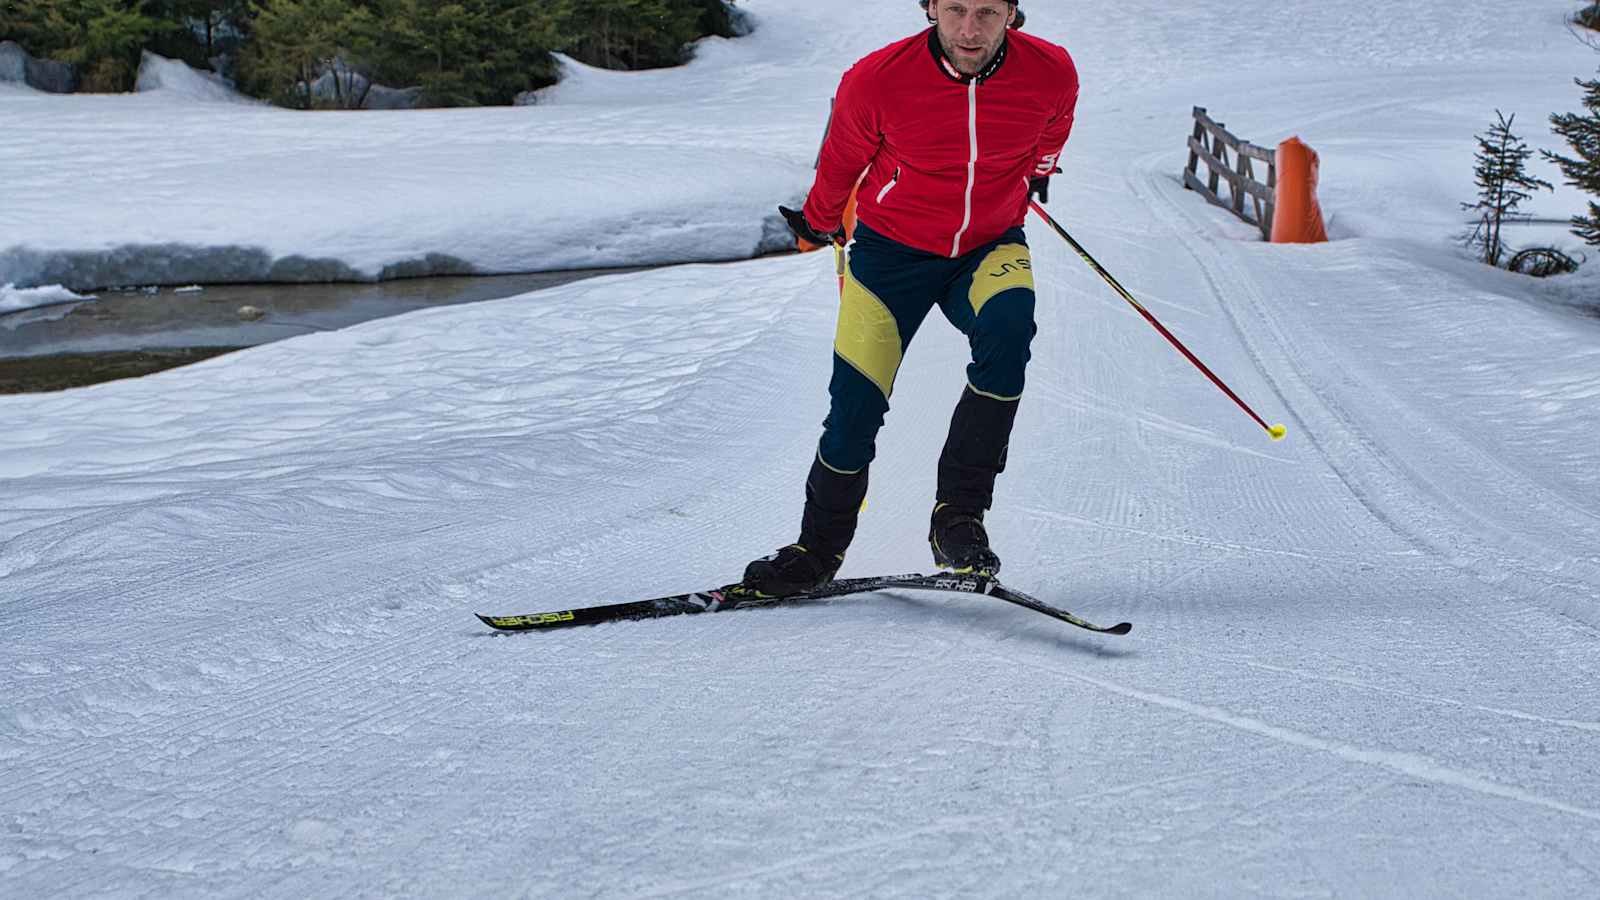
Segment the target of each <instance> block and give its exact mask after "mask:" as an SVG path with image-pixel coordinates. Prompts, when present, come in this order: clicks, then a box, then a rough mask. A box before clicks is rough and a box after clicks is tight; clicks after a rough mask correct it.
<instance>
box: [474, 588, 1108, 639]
mask: <svg viewBox="0 0 1600 900" xmlns="http://www.w3.org/2000/svg"><path fill="white" fill-rule="evenodd" d="M889 590H902V591H943V592H947V593H958V594H976V595H978V596H983V597H994V598H996V599H999V600H1004V601H1006V602H1007V603H1014V604H1016V605H1017V606H1021V607H1023V608H1025V609H1031V610H1033V611H1034V612H1037V613H1041V614H1043V615H1046V616H1049V617H1050V618H1052V619H1056V620H1059V621H1062V622H1066V623H1068V624H1069V625H1076V626H1078V627H1079V628H1083V629H1085V630H1088V631H1095V632H1099V633H1101V634H1127V633H1128V632H1130V631H1132V630H1133V626H1132V625H1131V624H1129V623H1127V622H1121V623H1118V624H1116V625H1112V626H1110V627H1104V626H1100V625H1096V624H1094V623H1093V622H1089V621H1087V620H1085V619H1082V618H1080V617H1078V616H1075V615H1073V614H1072V613H1070V612H1067V611H1066V610H1064V609H1057V608H1056V607H1054V606H1051V605H1050V604H1048V603H1044V602H1042V601H1040V600H1037V599H1035V598H1033V597H1030V596H1029V595H1027V594H1024V593H1022V592H1021V591H1017V590H1012V589H1011V588H1008V587H1006V586H1005V585H1002V584H1001V583H1000V582H999V581H997V580H996V579H994V578H991V577H987V576H983V575H957V574H939V575H921V574H912V575H884V576H879V577H869V578H845V579H841V580H838V581H830V582H828V583H827V584H824V585H820V586H818V587H815V588H812V589H810V590H808V591H805V592H803V593H799V594H787V595H784V596H781V597H779V596H766V595H763V594H760V593H757V592H754V591H751V590H749V589H748V588H746V587H745V586H744V585H743V584H742V583H738V582H736V583H734V584H729V585H724V586H722V587H719V588H714V589H712V590H707V591H696V592H693V593H688V594H673V595H671V596H667V597H656V598H653V599H649V600H633V601H628V602H625V603H612V604H606V605H602V606H583V607H578V608H575V609H566V610H557V611H553V612H541V613H524V614H520V615H511V616H488V615H484V614H482V613H479V614H478V618H479V619H480V620H482V621H483V624H485V625H488V626H489V627H490V628H495V629H498V630H500V631H548V630H550V629H554V628H568V627H572V626H576V625H598V624H599V623H601V622H620V621H629V620H635V619H659V618H664V617H667V616H681V615H688V614H696V613H711V612H727V611H729V610H734V609H753V608H756V607H761V606H772V605H775V604H778V603H795V602H800V601H804V600H826V599H828V598H830V597H847V596H850V595H852V594H867V593H872V592H875V591H889Z"/></svg>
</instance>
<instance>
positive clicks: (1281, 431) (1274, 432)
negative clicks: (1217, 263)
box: [1028, 200, 1289, 441]
mask: <svg viewBox="0 0 1600 900" xmlns="http://www.w3.org/2000/svg"><path fill="white" fill-rule="evenodd" d="M1028 205H1029V206H1031V207H1033V211H1034V212H1036V213H1038V214H1039V217H1040V218H1042V219H1044V220H1045V222H1047V223H1049V225H1050V227H1051V228H1054V229H1055V230H1056V234H1059V235H1061V237H1062V238H1063V239H1064V240H1065V241H1066V242H1067V243H1068V244H1070V245H1072V249H1074V250H1076V251H1078V255H1079V256H1081V257H1083V261H1084V262H1086V263H1088V264H1089V268H1091V269H1093V270H1095V272H1096V273H1097V274H1099V276H1100V277H1101V278H1104V279H1105V280H1106V284H1109V285H1111V288H1112V290H1115V291H1116V292H1117V293H1118V294H1120V295H1121V296H1122V299H1124V300H1126V301H1128V303H1129V305H1131V306H1132V307H1133V308H1134V309H1135V310H1138V312H1139V315H1141V316H1144V317H1145V320H1146V321H1148V322H1149V323H1150V324H1151V325H1154V326H1155V329H1156V330H1157V331H1159V332H1161V336H1162V337H1164V338H1166V339H1167V340H1168V341H1171V342H1172V346H1174V347H1177V348H1178V352H1179V353H1182V354H1183V355H1184V357H1185V358H1186V359H1188V360H1189V362H1192V363H1194V366H1195V368H1197V369H1199V370H1200V371H1201V372H1204V373H1205V376H1206V377H1207V378H1209V379H1211V383H1212V384H1214V385H1216V386H1217V387H1218V388H1220V389H1221V390H1222V392H1223V393H1224V394H1227V395H1228V399H1230V400H1232V401H1233V402H1234V403H1237V404H1239V408H1240V409H1242V410H1244V411H1245V413H1246V414H1248V415H1249V416H1250V418H1252V419H1255V420H1256V424H1257V425H1260V426H1261V427H1262V428H1265V429H1266V431H1267V434H1269V435H1271V436H1272V439H1273V440H1275V441H1281V440H1283V436H1284V435H1286V434H1288V433H1289V431H1288V429H1286V428H1284V427H1283V426H1282V425H1268V424H1267V423H1266V420H1264V419H1262V418H1261V417H1260V416H1258V415H1256V411H1255V410H1253V409H1251V408H1250V405H1249V404H1248V403H1245V402H1244V401H1243V400H1240V399H1239V395H1238V394H1235V393H1234V392H1233V389H1232V388H1230V387H1228V386H1227V385H1226V384H1223V383H1222V379H1221V378H1218V377H1217V376H1216V375H1215V374H1214V373H1213V372H1212V371H1211V370H1210V369H1208V368H1206V364H1205V363H1203V362H1201V361H1200V358H1199V357H1198V356H1195V355H1194V354H1193V353H1191V352H1189V348H1188V347H1185V346H1184V345H1183V342H1182V341H1180V340H1178V339H1177V337H1175V336H1174V335H1173V334H1172V332H1170V331H1168V330H1167V327H1166V326H1165V325H1162V324H1161V322H1160V321H1158V320H1157V319H1156V317H1155V316H1153V315H1151V314H1150V310H1148V309H1145V308H1144V304H1142V303H1140V302H1139V301H1138V300H1135V299H1134V298H1133V295H1132V294H1130V293H1128V289H1127V288H1125V287H1123V286H1122V285H1121V284H1119V283H1118V282H1117V279H1115V278H1113V277H1111V273H1110V272H1107V271H1106V270H1105V267H1104V266H1101V265H1100V263H1098V262H1096V261H1095V258H1094V257H1093V256H1090V255H1089V251H1087V250H1085V249H1083V245H1082V244H1080V243H1078V242H1077V241H1075V240H1073V239H1072V235H1070V234H1068V233H1067V230H1066V229H1065V228H1062V227H1061V223H1059V222H1057V221H1056V220H1055V219H1053V218H1051V216H1050V214H1049V213H1047V212H1045V211H1044V207H1042V206H1040V205H1039V203H1038V201H1036V200H1029V201H1028Z"/></svg>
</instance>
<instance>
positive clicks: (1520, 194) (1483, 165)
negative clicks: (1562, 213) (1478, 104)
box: [1461, 109, 1551, 266]
mask: <svg viewBox="0 0 1600 900" xmlns="http://www.w3.org/2000/svg"><path fill="white" fill-rule="evenodd" d="M1494 115H1495V118H1496V119H1497V120H1498V121H1496V122H1495V123H1494V124H1493V125H1491V126H1489V131H1488V133H1487V134H1482V135H1478V153H1477V156H1476V157H1475V158H1476V159H1477V163H1478V166H1477V169H1476V170H1475V172H1476V175H1477V180H1478V202H1477V203H1463V204H1461V208H1462V209H1465V210H1470V211H1473V212H1476V213H1478V214H1479V218H1478V227H1477V228H1476V229H1474V230H1473V232H1472V234H1470V235H1468V236H1467V239H1466V244H1467V246H1468V247H1475V248H1478V251H1479V253H1480V255H1481V257H1482V259H1483V261H1484V262H1486V263H1488V264H1489V265H1491V266H1499V265H1500V257H1501V255H1502V254H1503V253H1504V251H1505V244H1504V243H1503V242H1502V241H1501V240H1500V226H1501V224H1502V223H1504V222H1505V221H1506V220H1507V219H1515V217H1516V214H1517V207H1518V206H1520V205H1521V204H1522V201H1524V200H1527V199H1528V198H1530V197H1532V196H1533V195H1532V194H1531V193H1529V191H1533V190H1536V189H1538V188H1544V189H1545V190H1550V189H1551V187H1550V182H1548V181H1544V180H1543V179H1539V178H1534V177H1533V176H1531V175H1529V174H1528V172H1527V163H1528V159H1529V157H1531V156H1533V151H1532V150H1529V149H1528V146H1527V144H1525V143H1523V141H1522V138H1520V137H1517V136H1516V135H1515V134H1512V133H1511V125H1512V123H1514V122H1515V121H1516V120H1517V117H1516V115H1515V114H1513V115H1512V116H1511V118H1509V119H1507V118H1506V117H1505V114H1504V113H1502V112H1500V110H1498V109H1497V110H1495V111H1494Z"/></svg>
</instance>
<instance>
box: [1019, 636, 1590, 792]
mask: <svg viewBox="0 0 1600 900" xmlns="http://www.w3.org/2000/svg"><path fill="white" fill-rule="evenodd" d="M987 652H989V653H994V654H996V655H998V651H996V650H993V649H989V650H987ZM1008 660H1009V661H1011V662H1013V663H1017V664H1021V665H1025V666H1029V667H1031V668H1035V669H1039V670H1040V671H1044V672H1049V673H1051V674H1053V675H1057V676H1059V677H1061V678H1066V679H1068V680H1071V681H1077V682H1079V683H1081V684H1087V685H1089V686H1091V687H1095V688H1099V689H1100V690H1103V691H1108V692H1110V693H1113V694H1116V695H1118V696H1121V697H1127V698H1129V699H1132V700H1139V701H1142V702H1144V703H1149V704H1151V705H1153V706H1160V707H1164V708H1166V709H1171V710H1175V711H1177V712H1181V713H1185V714H1187V715H1191V716H1196V717H1198V718H1201V719H1206V720H1208V721H1211V722H1215V723H1217V724H1219V725H1226V726H1227V727H1229V728H1234V729H1237V730H1239V731H1245V732H1249V733H1251V734H1256V735H1259V736H1261V737H1264V738H1269V739H1271V740H1274V741H1278V742H1279V743H1283V744H1288V745H1290V746H1294V747H1303V748H1305V749H1307V750H1315V751H1317V752H1320V753H1328V754H1331V755H1333V756H1335V757H1338V758H1339V759H1343V760H1346V761H1348V762H1353V763H1360V764H1361V765H1364V766H1373V767H1376V768H1381V769H1387V770H1389V771H1391V772H1397V773H1399V774H1401V775H1404V776H1406V777H1408V778H1417V779H1421V780H1423V781H1428V782H1432V783H1434V784H1440V785H1445V786H1447V787H1454V788H1460V789H1462V790H1467V791H1471V792H1473V793H1476V794H1482V795H1484V796H1487V797H1498V798H1500V799H1502V800H1513V801H1516V802H1518V803H1526V804H1529V805H1532V806H1539V807H1543V808H1545V809H1549V810H1553V811H1555V812H1560V813H1565V814H1567V815H1569V816H1576V817H1578V818H1581V819H1587V820H1589V821H1591V822H1600V811H1597V810H1593V809H1586V808H1584V807H1581V806H1573V805H1571V804H1567V803H1562V802H1561V801H1559V800H1551V799H1549V798H1547V797H1541V796H1539V795H1538V794H1534V793H1531V792H1529V791H1524V790H1520V789H1518V788H1514V787H1509V786H1507V785H1503V784H1500V783H1498V782H1495V781H1490V780H1489V779H1487V778H1484V777H1482V776H1479V775H1474V774H1472V773H1470V772H1463V771H1460V770H1458V769H1452V768H1450V767H1449V766H1446V765H1443V764H1441V763H1438V762H1435V761H1433V760H1431V759H1429V758H1427V757H1425V756H1422V755H1421V754H1417V753H1406V752H1403V751H1398V750H1373V749H1369V748H1366V747H1361V746H1359V745H1356V744H1350V743H1346V742H1344V741H1338V740H1333V739H1330V738H1322V737H1317V736H1316V735H1313V734H1307V733H1305V732H1303V731H1295V730H1294V729H1292V728H1284V727H1282V726H1279V725H1272V724H1270V723H1268V722H1263V721H1262V720H1260V719H1255V718H1251V717H1249V716H1242V715H1239V714H1237V713H1234V712H1230V711H1229V710H1226V709H1223V708H1221V707H1216V706H1210V705H1207V704H1204V703H1195V702H1193V701H1190V700H1183V699H1180V698H1178V697H1172V696H1168V695H1166V694H1158V693H1155V692H1154V691H1146V690H1141V689H1139V688H1135V687H1129V686H1127V685H1122V684H1117V683H1115V682H1111V681H1106V680H1104V679H1100V678H1095V677H1094V676H1092V675H1083V674H1079V673H1077V672H1071V671H1067V670H1064V669H1059V668H1056V667H1055V666H1051V665H1046V664H1045V663H1042V662H1039V661H1037V660H1031V659H1021V658H1010V657H1008Z"/></svg>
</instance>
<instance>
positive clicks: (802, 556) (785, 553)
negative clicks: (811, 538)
mask: <svg viewBox="0 0 1600 900" xmlns="http://www.w3.org/2000/svg"><path fill="white" fill-rule="evenodd" d="M843 564H844V554H843V553H813V552H811V551H810V550H808V549H806V548H805V547H804V546H802V545H800V544H790V545H789V546H787V547H784V548H783V549H781V550H779V551H778V552H777V553H774V554H772V555H771V556H763V557H761V558H760V559H758V560H756V561H754V562H752V563H750V565H748V566H746V567H745V570H744V581H743V582H741V583H740V585H739V587H740V588H741V589H743V590H745V591H749V592H750V593H753V594H755V595H757V596H759V597H787V596H789V595H791V594H803V593H805V592H806V591H810V590H815V589H816V588H819V587H822V586H823V585H825V584H827V583H828V582H830V581H832V580H833V576H834V573H836V572H838V571H839V566H841V565H843Z"/></svg>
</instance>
